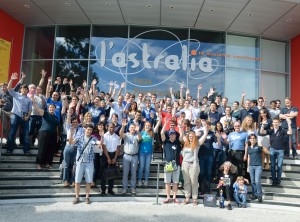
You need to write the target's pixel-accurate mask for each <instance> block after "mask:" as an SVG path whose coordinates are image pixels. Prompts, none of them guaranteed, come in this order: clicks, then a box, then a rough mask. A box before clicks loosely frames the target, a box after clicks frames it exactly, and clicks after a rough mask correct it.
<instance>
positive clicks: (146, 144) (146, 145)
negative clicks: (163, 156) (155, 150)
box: [140, 131, 153, 153]
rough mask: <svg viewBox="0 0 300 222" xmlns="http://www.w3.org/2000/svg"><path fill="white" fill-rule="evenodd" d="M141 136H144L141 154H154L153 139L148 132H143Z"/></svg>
mask: <svg viewBox="0 0 300 222" xmlns="http://www.w3.org/2000/svg"><path fill="white" fill-rule="evenodd" d="M141 135H142V140H141V143H140V152H141V153H152V144H153V137H151V136H150V135H149V134H148V132H146V131H142V132H141Z"/></svg>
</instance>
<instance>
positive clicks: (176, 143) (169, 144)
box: [160, 121, 183, 204]
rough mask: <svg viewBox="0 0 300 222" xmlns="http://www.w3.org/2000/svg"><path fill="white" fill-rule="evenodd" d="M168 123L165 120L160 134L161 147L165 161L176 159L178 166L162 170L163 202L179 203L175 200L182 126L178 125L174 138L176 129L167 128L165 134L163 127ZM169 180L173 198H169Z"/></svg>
mask: <svg viewBox="0 0 300 222" xmlns="http://www.w3.org/2000/svg"><path fill="white" fill-rule="evenodd" d="M167 124H168V121H166V122H165V124H164V126H163V128H162V130H161V132H160V136H161V139H162V142H163V143H164V145H163V149H164V153H165V159H166V161H167V162H170V161H173V160H175V161H176V165H177V166H178V167H177V169H176V170H174V171H173V172H164V178H165V179H164V182H165V188H166V194H167V199H166V200H165V201H164V203H165V204H167V203H170V202H173V203H176V204H179V203H180V202H179V201H178V200H177V198H176V195H177V188H178V183H179V175H180V167H179V154H180V152H181V142H182V141H183V129H182V126H180V127H179V129H180V136H179V138H176V131H175V130H169V132H168V137H166V136H165V133H166V131H165V129H166V126H167ZM171 182H173V200H172V201H171V199H170V192H171Z"/></svg>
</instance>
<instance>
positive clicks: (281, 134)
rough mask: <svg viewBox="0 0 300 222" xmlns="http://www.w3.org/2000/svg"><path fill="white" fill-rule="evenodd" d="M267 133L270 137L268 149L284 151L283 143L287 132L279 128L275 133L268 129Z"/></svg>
mask: <svg viewBox="0 0 300 222" xmlns="http://www.w3.org/2000/svg"><path fill="white" fill-rule="evenodd" d="M267 132H268V134H269V135H270V147H271V148H274V149H275V150H284V141H285V139H286V137H288V134H287V130H285V129H282V128H281V127H279V129H278V130H277V131H276V133H275V130H274V129H272V130H271V129H269V130H267Z"/></svg>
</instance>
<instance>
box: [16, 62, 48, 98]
mask: <svg viewBox="0 0 300 222" xmlns="http://www.w3.org/2000/svg"><path fill="white" fill-rule="evenodd" d="M42 69H44V70H45V71H46V72H47V74H46V77H45V79H44V84H43V87H42V89H43V93H45V90H46V85H47V81H48V77H50V76H51V73H52V60H43V61H23V63H22V71H23V72H24V73H25V74H26V79H25V83H26V84H35V85H36V86H37V85H39V82H40V79H41V71H42Z"/></svg>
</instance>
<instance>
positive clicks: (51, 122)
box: [39, 111, 59, 133]
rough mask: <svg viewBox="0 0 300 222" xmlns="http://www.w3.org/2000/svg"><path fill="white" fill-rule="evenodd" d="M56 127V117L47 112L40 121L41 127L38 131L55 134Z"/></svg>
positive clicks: (57, 122) (57, 123)
mask: <svg viewBox="0 0 300 222" xmlns="http://www.w3.org/2000/svg"><path fill="white" fill-rule="evenodd" d="M58 125H59V121H58V119H57V116H55V114H54V115H52V114H50V113H49V112H48V111H45V112H44V116H43V119H42V126H41V128H40V130H39V131H46V132H50V133H55V132H56V128H57V126H58Z"/></svg>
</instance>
